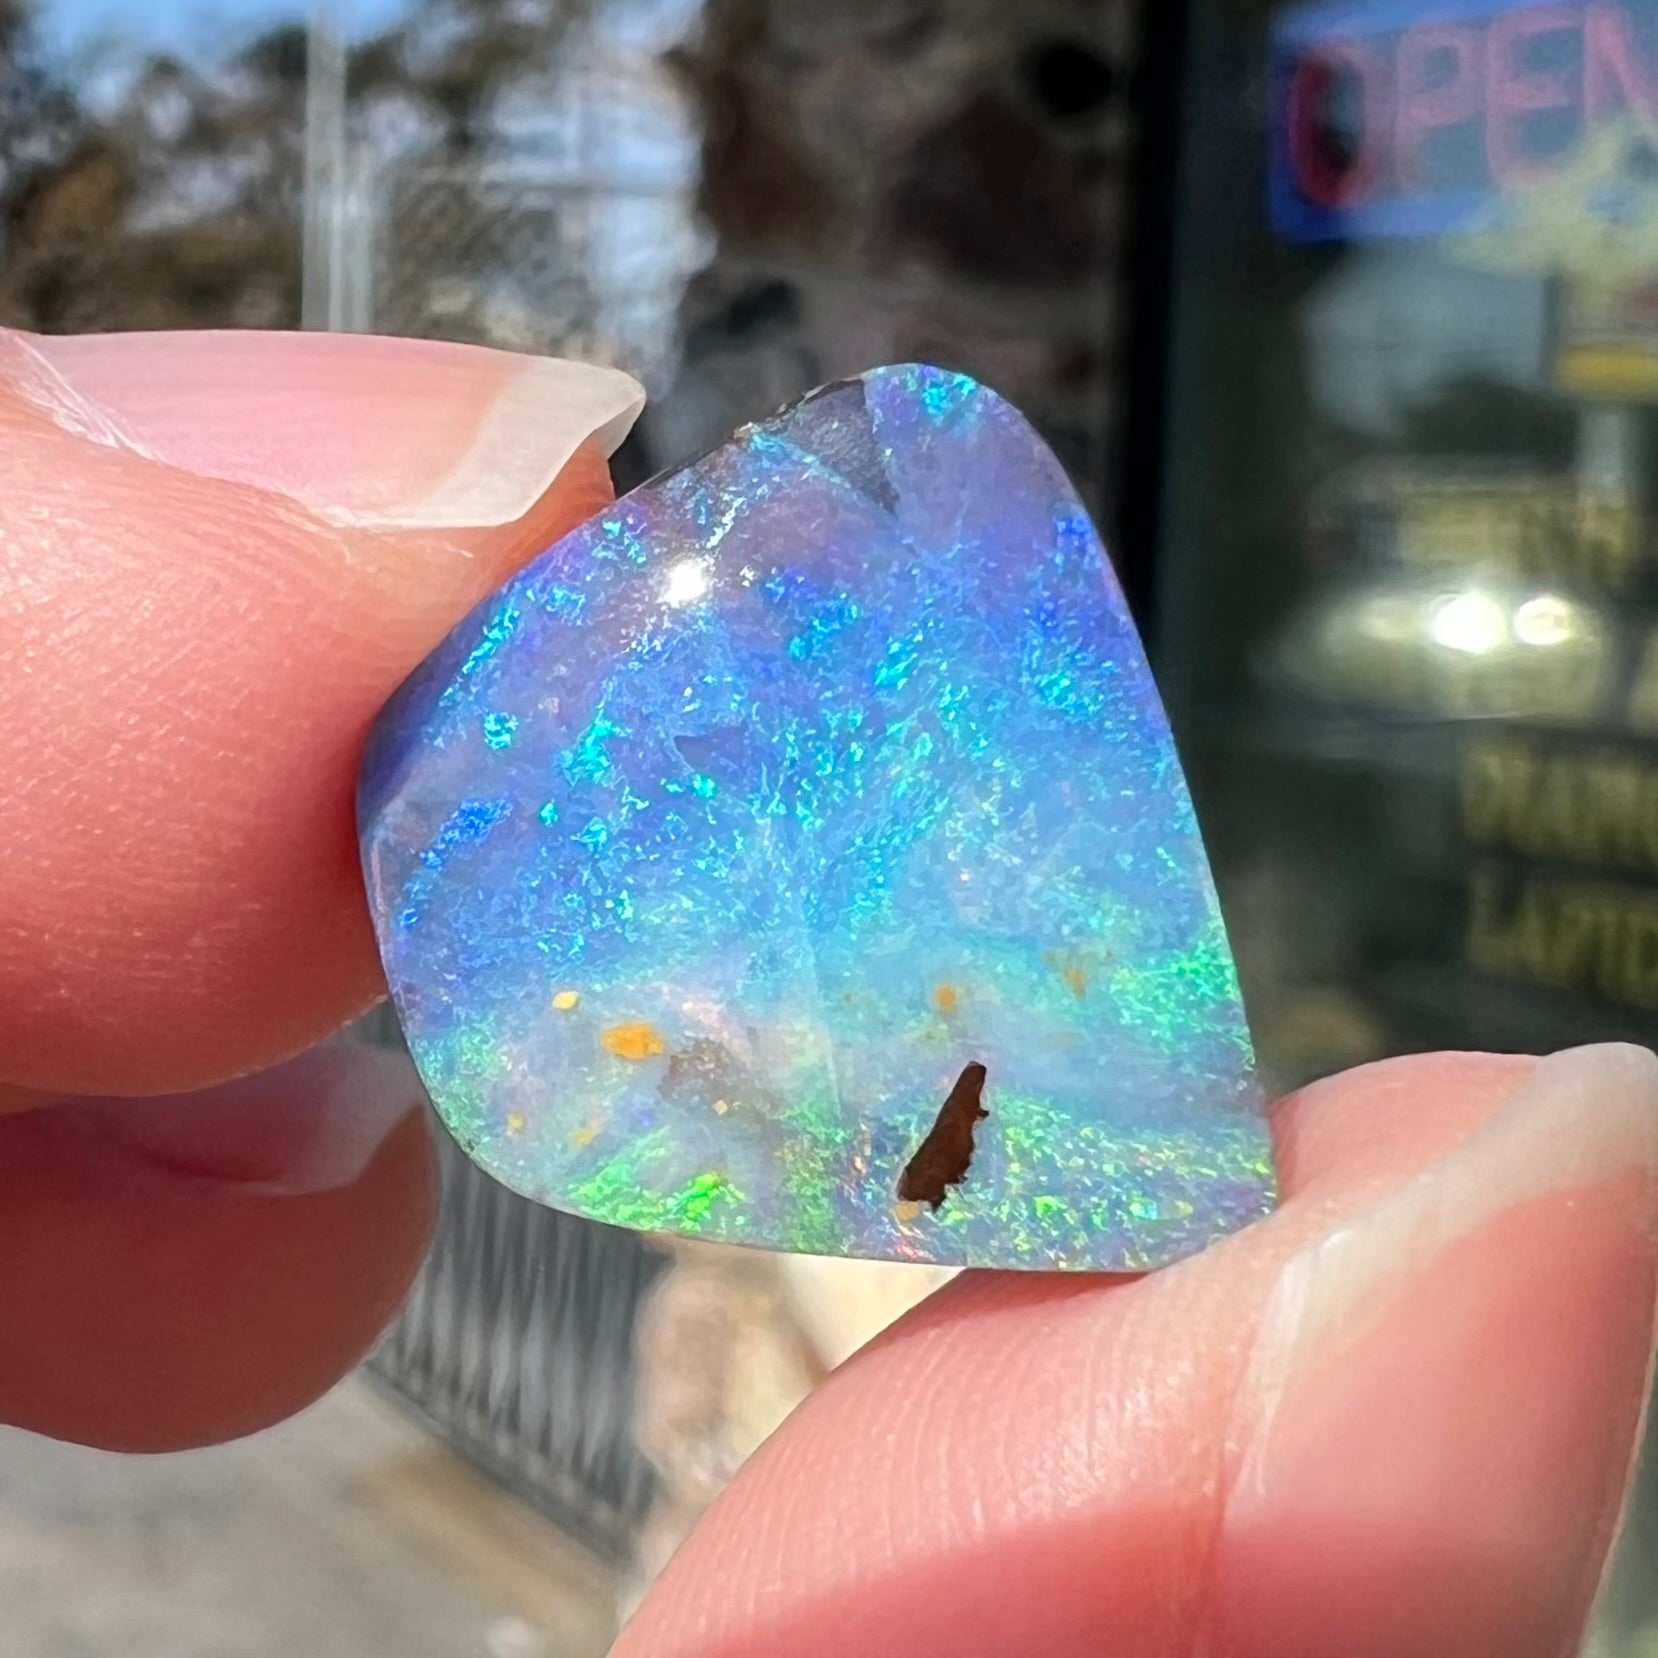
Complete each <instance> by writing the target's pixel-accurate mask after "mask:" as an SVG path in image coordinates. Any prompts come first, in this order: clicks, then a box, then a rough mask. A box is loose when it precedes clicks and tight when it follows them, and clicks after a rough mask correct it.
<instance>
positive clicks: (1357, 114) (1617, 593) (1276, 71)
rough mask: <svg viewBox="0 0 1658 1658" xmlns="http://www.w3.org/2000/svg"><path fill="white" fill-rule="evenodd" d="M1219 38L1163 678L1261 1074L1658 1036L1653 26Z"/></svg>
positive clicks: (1178, 304)
mask: <svg viewBox="0 0 1658 1658" xmlns="http://www.w3.org/2000/svg"><path fill="white" fill-rule="evenodd" d="M1189 22H1190V33H1189V37H1188V40H1187V51H1186V62H1185V70H1184V75H1183V86H1182V91H1181V97H1180V108H1181V109H1182V110H1183V112H1184V114H1185V129H1184V134H1183V152H1184V164H1183V168H1182V171H1181V174H1180V177H1179V183H1178V188H1177V190H1176V203H1177V206H1176V209H1175V212H1176V217H1177V240H1176V254H1175V285H1174V290H1173V295H1172V300H1171V303H1172V307H1173V330H1172V338H1173V347H1172V350H1173V358H1172V386H1171V392H1170V401H1169V408H1170V411H1171V418H1170V420H1169V422H1168V428H1167V433H1166V448H1165V454H1166V461H1167V464H1166V473H1165V478H1164V481H1163V486H1162V494H1161V503H1160V506H1161V516H1160V523H1161V529H1162V537H1161V556H1160V560H1159V568H1160V575H1161V580H1160V585H1159V590H1158V610H1157V615H1158V630H1157V640H1158V654H1159V658H1160V663H1161V670H1162V674H1163V678H1164V681H1165V683H1166V685H1167V686H1168V687H1169V690H1170V694H1171V700H1172V704H1173V709H1174V714H1175V719H1176V724H1177V726H1178V727H1179V728H1180V730H1181V733H1182V736H1183V740H1184V744H1185V748H1186V751H1187V754H1188V758H1189V761H1190V766H1191V770H1192V773H1193V781H1194V788H1195V792H1196V793H1197V795H1198V803H1199V807H1200V810H1201V811H1202V812H1203V814H1204V821H1205V824H1206V826H1207V831H1208V834H1209V838H1210V842H1211V846H1212V848H1213V851H1214V853H1215V858H1216V866H1217V876H1218V879H1219V882H1220V886H1221V890H1222V892H1223V893H1224V894H1225V895H1226V897H1227V902H1228V911H1229V916H1230V919H1231V922H1232V925H1233V929H1234V935H1235V938H1236V941H1237V944H1238V947H1239V953H1240V958H1241V967H1242V971H1243V974H1244V979H1245V986H1246V991H1247V993H1248V995H1249V999H1250V1008H1251V1016H1252V1020H1253V1022H1254V1026H1255V1030H1256V1033H1257V1037H1258V1042H1259V1047H1260V1051H1261V1055H1262V1060H1263V1064H1264V1066H1265V1068H1266V1071H1267V1073H1268V1075H1269V1077H1270V1079H1271V1080H1272V1082H1273V1083H1274V1085H1276V1086H1288V1085H1292V1084H1295V1083H1297V1082H1300V1081H1303V1080H1305V1079H1307V1078H1310V1077H1313V1076H1317V1075H1322V1074H1325V1073H1327V1072H1330V1071H1333V1070H1335V1069H1338V1068H1340V1067H1342V1066H1344V1065H1349V1064H1353V1063H1356V1062H1359V1061H1362V1060H1366V1059H1372V1058H1379V1057H1381V1056H1383V1055H1385V1054H1390V1053H1397V1052H1400V1051H1409V1050H1415V1049H1432V1048H1440V1047H1447V1048H1481V1047H1485V1048H1494V1049H1502V1050H1517V1051H1521V1052H1546V1051H1548V1050H1550V1049H1553V1048H1557V1047H1564V1046H1569V1045H1571V1044H1574V1043H1579V1042H1585V1041H1592V1040H1596V1039H1603V1038H1609V1039H1623V1040H1634V1041H1639V1042H1644V1043H1651V1042H1653V1041H1654V1039H1655V1037H1658V605H1655V601H1658V577H1655V574H1654V572H1655V568H1658V566H1655V564H1654V542H1653V506H1654V501H1653V491H1652V484H1651V480H1652V478H1653V476H1654V474H1655V473H1658V6H1655V5H1653V4H1651V3H1649V0H1588V3H1578V4H1552V3H1551V4H1514V3H1504V0H1332V3H1326V4H1313V5H1304V6H1267V5H1261V4H1253V5H1251V4H1243V5H1233V6H1220V5H1215V6H1196V7H1193V8H1191V15H1190V20H1189ZM1655 1484H1658V1482H1655V1481H1654V1480H1653V1479H1652V1478H1651V1477H1650V1475H1649V1477H1648V1479H1647V1481H1646V1485H1645V1491H1646V1493H1647V1494H1646V1495H1645V1496H1643V1497H1642V1498H1640V1499H1639V1500H1638V1502H1637V1505H1636V1515H1635V1520H1634V1524H1633V1528H1632V1531H1631V1535H1630V1538H1629V1546H1628V1550H1627V1554H1626V1559H1627V1561H1628V1562H1629V1564H1628V1565H1627V1566H1626V1568H1625V1572H1624V1575H1623V1577H1622V1578H1620V1579H1618V1580H1617V1584H1616V1586H1615V1587H1614V1589H1613V1590H1612V1591H1611V1594H1610V1598H1609V1601H1608V1610H1607V1625H1606V1633H1605V1635H1604V1637H1603V1638H1604V1639H1605V1640H1606V1641H1607V1642H1608V1643H1613V1642H1615V1641H1617V1640H1619V1639H1620V1638H1621V1637H1620V1632H1627V1631H1630V1630H1634V1629H1636V1628H1637V1627H1640V1626H1642V1625H1645V1626H1646V1627H1648V1628H1649V1629H1650V1627H1651V1625H1650V1624H1648V1623H1647V1620H1650V1619H1652V1618H1654V1616H1655V1615H1658V1607H1655V1606H1654V1605H1653V1604H1652V1603H1651V1600H1650V1590H1642V1589H1641V1588H1640V1587H1639V1585H1640V1584H1650V1581H1651V1579H1650V1560H1651V1551H1652V1550H1653V1548H1654V1547H1655V1546H1658V1545H1655V1544H1654V1542H1653V1540H1652V1536H1651V1535H1650V1530H1651V1528H1652V1527H1653V1523H1654V1522H1653V1514H1654V1513H1655V1512H1658V1500H1655V1497H1654V1492H1653V1488H1654V1486H1655ZM1629 1638H1630V1639H1635V1637H1633V1636H1630V1637H1629ZM1607 1650H1615V1651H1620V1652H1621V1651H1624V1650H1640V1651H1645V1650H1647V1649H1646V1648H1645V1647H1644V1646H1635V1647H1628V1648H1626V1647H1624V1646H1622V1645H1609V1646H1608V1648H1607Z"/></svg>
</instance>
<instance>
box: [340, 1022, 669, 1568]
mask: <svg viewBox="0 0 1658 1658" xmlns="http://www.w3.org/2000/svg"><path fill="white" fill-rule="evenodd" d="M379 1023H380V1025H381V1028H380V1029H379V1030H378V1031H376V1032H375V1034H377V1035H380V1036H381V1037H382V1039H384V1037H385V1036H386V1035H387V1034H389V1033H388V1032H386V1031H385V1028H384V1027H385V1025H387V1024H389V1023H390V1021H389V1020H387V1019H384V1018H382V1021H379ZM393 1039H394V1040H395V1038H393ZM438 1140H439V1159H440V1167H441V1172H442V1178H443V1202H442V1209H441V1211H440V1215H439V1220H438V1229H437V1237H436V1240H435V1242H434V1244H433V1247H432V1253H431V1255H430V1257H429V1258H428V1260H427V1263H426V1266H425V1269H424V1271H423V1272H422V1273H421V1276H420V1279H419V1281H418V1283H417V1284H416V1285H415V1289H414V1293H413V1294H412V1295H411V1296H410V1298H409V1303H408V1305H407V1307H406V1308H405V1309H404V1312H403V1315H402V1317H401V1318H400V1319H399V1320H398V1322H397V1324H396V1325H395V1326H394V1327H393V1329H392V1331H391V1333H390V1334H389V1335H388V1336H387V1337H386V1339H385V1341H384V1342H383V1343H382V1345H381V1346H380V1348H379V1350H378V1351H377V1352H376V1353H375V1355H374V1357H373V1358H372V1359H371V1360H370V1361H369V1369H370V1372H371V1373H372V1374H373V1375H374V1376H375V1377H377V1378H378V1379H379V1380H380V1381H381V1382H382V1383H384V1384H385V1385H386V1386H388V1387H389V1388H390V1389H391V1390H392V1391H393V1393H394V1394H395V1395H396V1396H397V1397H398V1399H399V1401H400V1402H401V1403H403V1404H404V1405H405V1406H407V1407H408V1408H409V1409H411V1410H412V1411H413V1412H414V1413H415V1414H417V1415H418V1416H419V1417H421V1419H422V1420H424V1421H425V1422H426V1423H427V1425H428V1426H430V1427H431V1428H432V1429H433V1430H434V1431H435V1432H436V1433H437V1434H438V1435H439V1436H440V1437H442V1438H443V1439H445V1440H447V1441H448V1442H449V1443H450V1444H451V1445H453V1446H454V1447H455V1448H456V1449H457V1450H458V1451H460V1452H461V1453H462V1454H463V1455H465V1456H466V1457H468V1458H469V1459H470V1460H471V1461H472V1462H474V1463H475V1464H477V1465H478V1466H480V1467H481V1468H483V1469H484V1470H486V1471H487V1472H488V1473H489V1474H491V1475H492V1476H493V1477H494V1478H496V1479H498V1480H500V1481H501V1482H502V1484H504V1485H506V1486H508V1487H509V1488H510V1489H511V1490H513V1491H514V1492H516V1493H517V1494H518V1495H519V1496H521V1497H523V1498H524V1499H525V1500H526V1501H527V1502H529V1503H531V1504H532V1505H533V1506H535V1507H536V1508H539V1509H540V1510H541V1511H542V1512H543V1513H545V1514H547V1515H548V1516H549V1517H550V1518H551V1519H552V1520H553V1521H555V1523H557V1524H558V1525H559V1526H560V1527H562V1528H563V1529H564V1530H565V1531H567V1532H568V1533H570V1535H572V1536H574V1537H576V1538H578V1539H579V1540H580V1541H581V1542H583V1543H585V1544H586V1545H587V1546H588V1547H589V1548H591V1549H593V1550H594V1551H595V1552H596V1553H597V1554H599V1555H601V1556H602V1557H603V1558H605V1559H606V1560H608V1561H612V1562H615V1563H617V1564H621V1563H624V1562H625V1561H626V1560H627V1559H628V1558H629V1556H630V1553H631V1541H632V1535H633V1531H634V1528H635V1526H636V1525H637V1524H638V1522H639V1520H640V1518H641V1517H642V1516H643V1515H644V1513H645V1511H646V1510H647V1509H648V1508H649V1506H650V1502H651V1497H652V1494H653V1489H654V1476H653V1474H652V1472H651V1469H650V1466H649V1464H648V1463H646V1461H645V1460H644V1458H643V1457H642V1456H641V1455H640V1454H639V1451H638V1450H637V1448H636V1447H635V1444H634V1440H633V1434H632V1419H633V1400H634V1374H635V1370H634V1341H633V1337H634V1327H635V1322H636V1320H637V1317H638V1314H639V1309H640V1305H641V1303H642V1301H643V1299H644V1296H645V1294H646V1293H647V1291H648V1289H649V1287H650V1285H651V1283H652V1281H653V1280H654V1279H655V1277H656V1275H657V1274H658V1272H660V1271H661V1270H662V1267H663V1266H664V1264H665V1261H666V1257H665V1256H663V1255H662V1254H660V1253H659V1252H657V1251H655V1250H653V1249H652V1248H651V1247H650V1246H649V1245H648V1244H646V1243H645V1242H644V1241H643V1240H642V1239H640V1238H639V1237H637V1236H635V1235H634V1234H633V1233H630V1232H622V1231H619V1230H617V1229H616V1228H614V1227H608V1226H599V1225H596V1224H594V1223H593V1222H590V1221H584V1220H578V1219H576V1218H574V1217H573V1216H569V1215H561V1214H559V1213H557V1212H556V1211H554V1210H551V1209H543V1208H541V1207H540V1206H539V1205H537V1204H534V1203H530V1202H529V1201H527V1200H526V1199H524V1198H521V1197H519V1196H517V1194H516V1193H513V1192H509V1191H508V1190H507V1189H506V1188H505V1187H503V1186H499V1185H497V1184H496V1183H495V1182H494V1181H493V1180H491V1179H489V1178H488V1177H487V1176H486V1175H484V1174H482V1173H481V1172H480V1171H479V1170H478V1169H476V1168H475V1167H474V1166H473V1165H472V1164H471V1163H470V1162H469V1161H468V1160H467V1158H466V1157H465V1155H464V1154H463V1153H462V1152H461V1151H460V1149H459V1148H458V1147H457V1146H456V1145H455V1144H454V1143H453V1142H452V1141H451V1140H450V1139H449V1138H448V1136H447V1135H446V1134H444V1133H443V1132H442V1130H441V1129H440V1130H439V1131H438Z"/></svg>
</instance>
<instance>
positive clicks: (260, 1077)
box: [54, 1039, 425, 1197]
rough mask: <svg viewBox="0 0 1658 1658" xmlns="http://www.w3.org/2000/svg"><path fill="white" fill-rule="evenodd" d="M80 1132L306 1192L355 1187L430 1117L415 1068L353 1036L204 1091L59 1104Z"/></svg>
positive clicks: (152, 1159) (182, 1171)
mask: <svg viewBox="0 0 1658 1658" xmlns="http://www.w3.org/2000/svg"><path fill="white" fill-rule="evenodd" d="M54 1110H55V1111H61V1112H64V1113H65V1114H66V1120H67V1121H70V1122H72V1124H73V1127H74V1131H75V1132H76V1133H77V1134H78V1135H81V1136H83V1137H85V1138H86V1139H88V1140H92V1141H96V1142H97V1143H98V1144H99V1145H100V1146H102V1147H105V1148H107V1149H108V1151H109V1152H110V1154H111V1155H112V1156H118V1157H123V1158H126V1159H128V1160H129V1161H132V1162H136V1163H138V1164H140V1165H142V1166H143V1167H146V1168H148V1169H150V1170H151V1171H153V1172H155V1173H158V1174H165V1175H168V1176H170V1177H179V1176H184V1177H189V1178H193V1179H197V1180H203V1181H210V1182H213V1183H216V1184H220V1185H231V1186H235V1187H236V1188H238V1189H239V1190H240V1191H242V1192H243V1193H245V1194H247V1195H264V1196H271V1197H303V1196H309V1195H312V1194H315V1193H319V1192H326V1191H337V1190H339V1189H341V1188H342V1187H346V1186H350V1185H353V1184H355V1182H356V1181H357V1180H359V1179H360V1178H361V1177H362V1175H363V1173H364V1171H365V1170H366V1169H367V1168H368V1166H369V1164H370V1163H371V1162H372V1161H373V1159H374V1156H375V1154H376V1153H377V1152H378V1151H379V1149H380V1147H381V1146H382V1145H384V1144H385V1142H386V1140H387V1139H388V1138H389V1137H390V1136H391V1134H392V1133H393V1132H394V1131H395V1130H396V1129H397V1128H398V1127H399V1126H400V1125H401V1124H402V1123H403V1122H404V1121H405V1120H406V1119H407V1118H408V1117H409V1116H410V1114H411V1113H423V1112H424V1110H425V1095H424V1093H423V1092H422V1090H421V1087H420V1083H419V1080H418V1078H417V1077H416V1075H415V1071H414V1067H413V1065H412V1064H410V1062H409V1061H408V1059H407V1058H405V1057H404V1056H403V1055H401V1054H398V1053H393V1052H389V1051H385V1050H379V1049H374V1048H369V1047H366V1046H362V1045H360V1044H357V1043H353V1042H350V1041H347V1040H343V1039H336V1040H334V1041H332V1042H328V1043H324V1044H323V1045H322V1046H321V1047H319V1048H314V1049H312V1050H311V1051H310V1052H309V1053H306V1054H302V1055H300V1057H299V1058H298V1059H293V1060H290V1061H288V1063H287V1064H285V1065H278V1066H275V1067H274V1068H272V1069H271V1070H268V1071H261V1072H258V1073H257V1074H255V1075H253V1076H249V1077H242V1078H239V1079H238V1080H237V1081H234V1082H227V1083H221V1084H220V1085H218V1086H217V1087H214V1088H207V1089H203V1090H202V1091H201V1092H200V1093H193V1094H178V1095H171V1096H168V1097H166V1098H157V1099H111V1100H83V1101H75V1102H71V1103H68V1104H66V1105H63V1106H59V1107H54Z"/></svg>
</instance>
